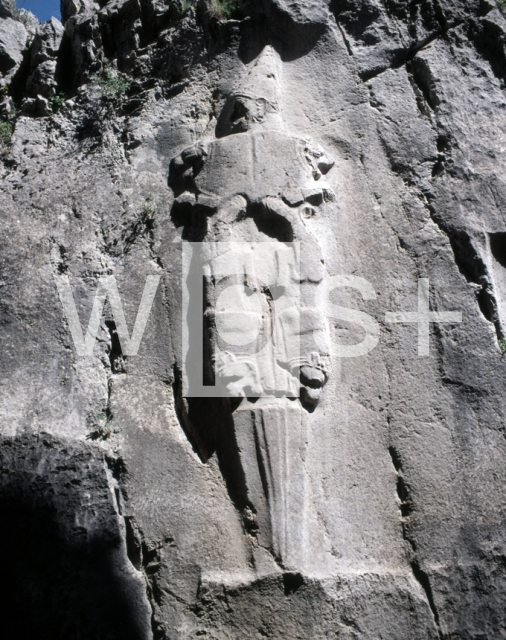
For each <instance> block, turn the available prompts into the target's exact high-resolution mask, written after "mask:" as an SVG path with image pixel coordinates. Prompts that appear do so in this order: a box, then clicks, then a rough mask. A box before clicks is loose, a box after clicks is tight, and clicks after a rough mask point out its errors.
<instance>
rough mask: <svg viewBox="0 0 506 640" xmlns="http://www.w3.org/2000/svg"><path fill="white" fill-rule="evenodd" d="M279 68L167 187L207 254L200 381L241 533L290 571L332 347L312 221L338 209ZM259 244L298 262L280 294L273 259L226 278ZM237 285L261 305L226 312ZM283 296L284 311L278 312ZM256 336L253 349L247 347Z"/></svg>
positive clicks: (247, 91) (299, 559)
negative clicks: (216, 399) (211, 409)
mask: <svg viewBox="0 0 506 640" xmlns="http://www.w3.org/2000/svg"><path fill="white" fill-rule="evenodd" d="M281 68H282V63H281V60H280V59H279V56H278V54H277V53H276V51H275V50H274V49H273V48H272V47H270V46H268V47H266V48H265V49H264V50H263V52H262V53H261V55H260V56H259V57H258V58H257V60H256V61H255V62H254V63H253V64H252V65H251V68H250V70H249V73H248V75H247V76H246V79H245V81H244V82H243V83H242V86H241V87H240V88H239V89H238V90H237V91H236V92H234V93H233V94H232V95H231V96H230V98H229V100H228V102H227V104H226V105H225V107H224V110H223V113H222V115H221V116H220V119H219V124H218V127H217V135H219V136H220V137H217V138H216V139H213V140H206V141H202V142H199V143H198V144H196V145H194V146H193V147H191V148H189V149H186V150H184V151H183V152H182V153H181V154H180V155H179V156H178V157H177V158H175V159H174V160H173V161H172V164H171V184H172V185H173V189H174V191H175V195H176V200H175V204H174V211H175V212H176V214H175V215H177V216H183V217H185V233H184V234H183V239H186V240H189V241H193V242H202V243H203V246H204V249H203V254H204V261H206V264H207V278H206V282H205V294H204V298H205V306H206V309H205V335H206V344H207V349H208V352H207V354H206V356H205V358H204V369H205V370H204V372H203V375H204V377H205V376H207V379H208V383H209V384H217V382H218V381H220V382H221V383H222V384H224V385H225V387H226V388H227V390H228V395H229V396H230V400H229V401H228V402H229V407H230V409H229V411H230V413H231V428H232V429H233V432H234V433H233V436H234V437H233V440H234V443H235V448H236V453H237V456H238V461H239V468H240V474H241V475H242V476H243V478H242V480H241V483H242V485H243V493H244V496H245V499H244V503H243V505H242V507H243V508H242V511H243V516H244V521H245V526H246V529H247V530H248V532H249V533H250V534H252V537H253V538H254V539H255V541H256V544H257V545H258V547H259V548H260V547H263V548H265V549H268V550H269V551H270V552H271V554H272V556H273V557H274V558H275V560H277V562H278V563H279V565H280V566H281V567H282V568H284V569H291V570H293V569H301V566H302V565H303V563H304V559H303V554H304V534H305V523H304V518H305V513H306V508H305V500H306V492H305V485H306V483H307V479H306V478H305V472H304V457H305V450H306V445H307V433H306V429H307V420H306V419H305V415H307V412H312V411H314V409H315V408H316V406H317V404H318V402H319V400H320V397H321V394H322V390H323V388H324V386H325V383H326V381H327V378H328V359H329V353H328V349H327V348H323V349H322V345H325V339H322V337H323V338H324V337H325V331H326V329H325V321H324V317H323V314H322V312H321V310H320V309H318V308H317V307H316V305H315V292H316V289H317V287H318V285H319V284H320V283H321V281H322V280H323V277H324V274H325V266H324V259H323V255H322V249H321V247H320V244H319V242H318V239H317V238H316V237H315V236H314V235H313V233H312V232H311V229H310V224H309V221H310V219H311V218H312V217H313V216H317V215H319V211H320V209H322V208H323V207H327V208H329V207H330V208H332V207H333V206H335V205H334V203H335V194H334V192H333V191H332V189H331V188H330V186H329V185H328V184H327V183H326V180H325V175H326V174H327V173H328V172H329V171H330V170H331V168H332V166H333V164H334V162H333V160H332V159H331V158H330V157H329V156H328V155H327V154H326V152H325V151H324V150H323V149H322V148H321V147H320V146H319V145H317V144H315V143H313V142H312V141H310V140H308V139H304V138H300V137H297V136H296V135H291V134H290V133H287V132H286V131H285V128H284V123H283V118H282V115H281V109H280V96H279V93H280V90H281V86H282V83H281ZM258 242H269V243H271V244H272V243H273V242H276V243H278V244H279V250H278V251H277V253H276V255H278V258H276V259H275V262H277V263H278V264H281V263H282V262H283V259H282V258H279V256H282V255H284V254H292V255H291V257H288V258H287V259H286V260H285V262H286V265H289V268H290V269H291V271H290V273H289V276H288V277H287V278H285V279H284V280H283V284H282V289H283V290H282V292H281V291H277V290H276V288H277V287H281V285H280V284H279V283H280V280H279V274H278V275H276V277H273V276H272V275H269V274H268V273H267V272H268V269H267V271H266V267H265V265H266V263H267V260H262V259H260V260H258V259H257V262H256V264H254V265H253V267H251V266H250V267H249V269H248V270H243V271H242V272H241V273H236V274H235V277H236V279H237V280H236V281H233V282H232V280H231V278H233V274H232V273H231V272H230V262H231V261H232V262H233V261H234V260H235V261H236V262H237V256H233V255H232V252H231V251H228V249H227V247H228V245H229V244H230V246H232V243H258ZM227 243H228V244H227ZM207 245H208V246H209V249H205V247H206V246H207ZM235 246H237V245H235ZM257 253H258V252H257ZM260 253H261V252H260ZM205 254H207V255H205ZM240 262H241V259H239V263H240ZM227 265H228V267H227ZM294 265H297V266H296V267H294ZM287 268H288V267H287ZM227 269H228V270H227ZM239 270H240V269H239ZM236 271H237V269H236ZM274 271H276V268H273V269H271V271H270V274H272V273H273V272H274ZM278 271H279V269H278ZM266 274H267V275H266ZM231 284H232V285H237V284H241V285H245V286H246V288H247V289H248V290H249V291H250V292H251V293H252V294H253V293H258V294H260V298H263V302H262V303H260V304H259V305H258V306H257V308H256V309H255V308H248V300H247V297H248V296H247V295H246V298H245V300H244V309H242V310H239V312H238V311H237V310H236V309H231V308H230V305H227V302H226V301H227V293H226V287H229V288H230V285H231ZM281 293H282V294H283V298H284V300H285V303H284V304H285V307H284V309H283V310H284V313H275V312H274V310H275V303H276V299H277V298H279V297H280V295H281ZM294 308H298V311H299V313H298V320H297V330H296V333H297V336H296V338H297V341H298V346H299V350H298V357H297V358H293V357H290V356H291V355H292V353H293V351H290V349H289V348H288V347H289V343H290V340H291V339H293V333H294V330H293V326H294V324H293V322H292V314H291V311H290V310H292V309H294ZM262 325H264V330H263V331H259V327H261V326H262ZM255 327H256V330H257V334H258V337H257V338H256V343H255V340H251V337H252V336H253V337H254V336H255V335H256V334H255V330H254V329H255ZM227 329H228V331H229V334H230V335H232V334H233V335H234V340H232V342H233V346H232V347H231V346H230V345H228V346H227V347H223V349H221V350H219V355H218V356H216V355H215V354H216V349H215V346H216V345H218V344H219V342H220V334H221V335H223V332H224V331H225V332H226V331H227ZM252 331H253V333H252ZM315 332H317V333H318V334H319V339H318V344H317V342H316V341H315V338H314V335H315ZM266 335H267V336H268V337H270V338H272V340H271V343H272V348H271V351H268V349H267V351H266V354H267V355H266V360H269V358H270V362H271V370H270V372H269V374H265V375H263V376H259V375H258V371H257V370H256V368H255V366H256V364H257V363H256V362H255V360H254V358H252V356H251V347H252V344H253V346H254V348H253V352H255V353H257V352H258V351H259V349H260V347H262V346H263V345H259V344H258V342H259V341H261V340H265V336H266ZM255 344H256V346H255ZM318 345H319V346H318ZM287 354H288V355H287ZM183 357H184V356H183ZM257 368H258V367H257ZM267 369H268V367H267ZM264 370H265V367H264ZM258 396H262V397H258ZM299 398H300V399H299ZM256 562H260V561H259V560H258V558H256Z"/></svg>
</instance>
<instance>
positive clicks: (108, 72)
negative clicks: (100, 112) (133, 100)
mask: <svg viewBox="0 0 506 640" xmlns="http://www.w3.org/2000/svg"><path fill="white" fill-rule="evenodd" d="M92 80H93V81H94V82H96V83H97V84H98V86H99V87H100V90H101V93H102V95H103V96H106V97H108V98H119V97H120V96H121V95H122V94H124V93H125V92H126V91H128V89H130V83H129V82H128V80H125V78H123V77H121V76H120V75H119V73H118V72H117V71H116V69H113V68H112V67H111V66H110V65H105V66H104V69H103V71H102V73H101V74H97V75H96V76H94V77H93V78H92Z"/></svg>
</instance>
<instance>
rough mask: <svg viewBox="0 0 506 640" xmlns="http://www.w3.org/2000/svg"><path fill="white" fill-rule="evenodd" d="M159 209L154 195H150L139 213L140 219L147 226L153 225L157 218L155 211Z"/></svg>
mask: <svg viewBox="0 0 506 640" xmlns="http://www.w3.org/2000/svg"><path fill="white" fill-rule="evenodd" d="M156 210H157V204H156V202H155V200H154V199H153V197H152V196H148V197H147V198H146V200H145V201H144V205H143V206H142V211H141V213H140V215H139V221H140V222H142V223H143V224H145V225H146V226H149V225H151V223H152V221H153V220H154V218H155V213H156Z"/></svg>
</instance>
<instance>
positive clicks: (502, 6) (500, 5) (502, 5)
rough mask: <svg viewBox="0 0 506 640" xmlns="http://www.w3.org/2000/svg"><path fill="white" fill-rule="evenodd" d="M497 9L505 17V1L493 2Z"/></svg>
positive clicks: (496, 0) (497, 0)
mask: <svg viewBox="0 0 506 640" xmlns="http://www.w3.org/2000/svg"><path fill="white" fill-rule="evenodd" d="M495 3H496V5H497V8H498V9H499V11H500V12H501V13H503V14H504V15H505V16H506V0H495Z"/></svg>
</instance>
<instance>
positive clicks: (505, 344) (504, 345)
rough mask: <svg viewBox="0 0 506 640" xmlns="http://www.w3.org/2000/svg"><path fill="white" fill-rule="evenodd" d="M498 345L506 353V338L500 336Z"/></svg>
mask: <svg viewBox="0 0 506 640" xmlns="http://www.w3.org/2000/svg"><path fill="white" fill-rule="evenodd" d="M497 343H498V345H499V349H500V350H501V351H502V352H503V353H506V338H499V340H498V341H497Z"/></svg>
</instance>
